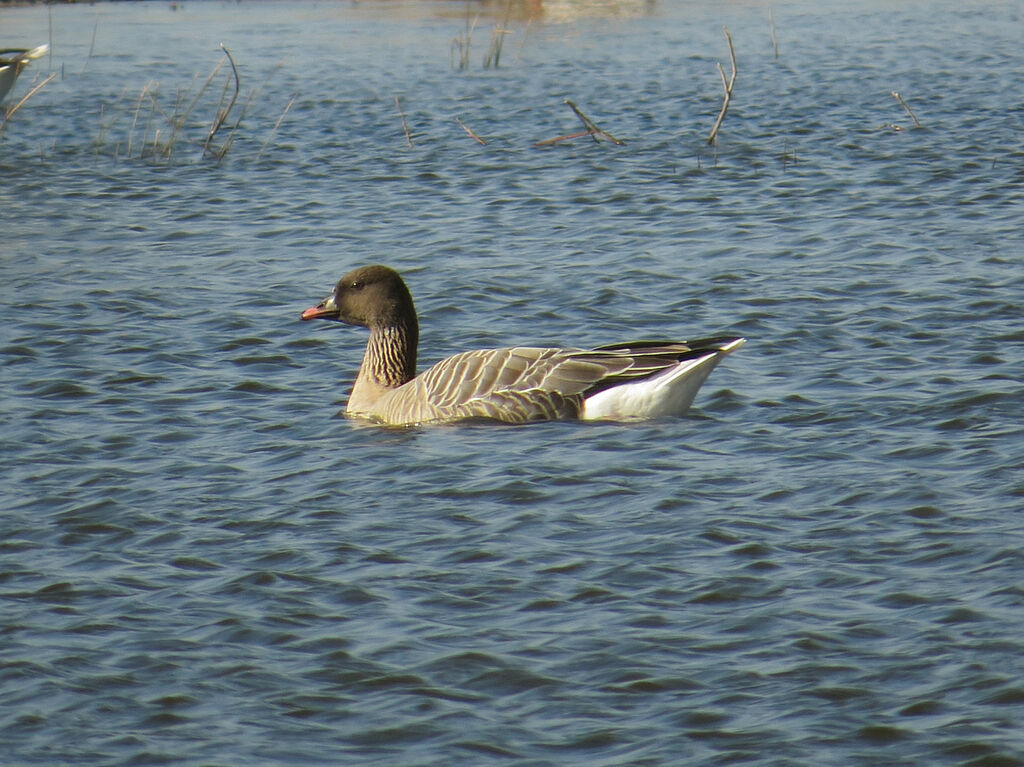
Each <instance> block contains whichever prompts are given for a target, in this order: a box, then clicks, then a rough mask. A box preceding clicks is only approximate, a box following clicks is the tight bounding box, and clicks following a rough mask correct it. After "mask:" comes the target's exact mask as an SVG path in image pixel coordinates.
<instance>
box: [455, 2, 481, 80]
mask: <svg viewBox="0 0 1024 767" xmlns="http://www.w3.org/2000/svg"><path fill="white" fill-rule="evenodd" d="M479 20H480V15H479V14H477V16H476V18H474V19H473V23H472V24H470V21H469V12H468V10H467V12H466V33H465V35H464V36H463V35H457V36H456V37H454V38H452V46H451V50H450V51H449V53H448V62H449V64H451V66H452V67H453V68H454V67H455V58H454V56H453V55H452V54H453V53H454V52H455V49H456V48H457V49H458V51H459V67H458V68H459V70H460V71H461V70H463V69H469V50H470V47H471V46H472V44H473V30H474V29H476V23H477V22H478V21H479Z"/></svg>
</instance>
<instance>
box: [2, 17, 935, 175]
mask: <svg viewBox="0 0 1024 767" xmlns="http://www.w3.org/2000/svg"><path fill="white" fill-rule="evenodd" d="M75 1H76V0H65V2H64V4H72V3H75ZM127 1H128V0H110V3H109V4H116V3H117V2H127ZM136 1H138V0H136ZM164 1H165V2H166V0H164ZM194 1H195V2H197V3H202V2H204V0H194ZM258 2H259V0H253V3H254V4H258ZM370 2H372V4H374V5H376V6H395V7H399V6H401V7H412V6H416V7H418V8H420V9H422V8H424V7H425V6H427V7H429V6H434V7H440V5H441V4H435V3H432V2H429V0H426V1H425V0H419V2H415V3H413V2H410V0H370ZM43 4H45V5H47V6H51V5H52V3H43V2H33V1H32V0H13V1H12V0H0V6H10V5H28V6H32V5H43ZM239 4H240V5H241V4H243V3H242V1H241V0H239ZM179 5H180V6H182V7H184V6H185V5H186V3H184V2H182V3H180V4H179V3H178V2H171V3H170V4H169V7H170V8H171V9H173V10H177V9H178V7H179ZM552 5H558V3H554V2H544V0H494V1H493V2H488V1H487V0H483V1H482V2H473V3H471V4H466V5H465V6H464V7H463V8H462V9H461V10H460V13H461V15H462V17H461V20H462V21H463V22H464V28H463V30H462V31H461V32H456V33H455V36H454V37H452V38H451V41H450V62H449V63H450V67H451V69H452V71H453V72H454V73H456V74H458V73H462V72H466V71H469V70H472V69H473V62H474V59H473V57H472V55H471V54H472V53H473V52H474V51H475V52H476V53H477V54H478V55H479V50H480V47H481V45H483V44H486V51H485V53H484V54H483V57H482V58H481V59H480V67H481V68H482V69H498V68H501V67H503V66H508V64H507V63H505V64H503V63H502V58H501V56H502V50H503V46H504V44H505V40H506V37H507V36H508V35H509V34H510V33H513V32H514V33H521V41H520V42H519V45H520V50H521V49H522V47H525V45H526V44H527V43H528V40H529V34H530V31H531V28H532V27H531V25H532V24H533V22H534V20H535V19H537V18H539V17H540V15H542V14H543V13H544V9H545V7H548V6H552ZM578 5H583V6H586V5H587V3H579V4H578ZM599 5H602V6H618V5H624V6H629V7H634V5H635V0H634V2H631V1H630V0H624V2H623V3H621V4H620V3H615V2H611V3H604V4H599ZM644 7H646V8H647V9H648V11H649V10H650V8H651V7H653V6H650V5H645V6H644ZM485 11H486V12H487V13H486V15H487V16H489V17H490V18H491V19H492V20H493V24H492V28H491V29H490V30H488V29H486V26H483V27H481V24H480V22H481V19H482V18H483V17H484V16H485ZM51 13H52V11H51ZM442 16H443V17H444V18H449V16H448V14H442ZM451 18H453V19H454V18H455V17H451ZM96 24H97V27H98V26H99V21H97V22H96ZM485 25H486V22H485ZM478 28H479V29H480V35H479V36H478V45H477V46H476V48H474V40H473V34H474V32H476V31H477V30H478ZM488 31H489V32H490V34H489V36H488V35H487V32H488ZM722 32H723V34H724V36H725V42H726V46H727V52H728V57H729V64H730V72H729V74H728V75H727V74H726V70H725V68H724V67H723V66H722V63H721V61H716V62H715V66H716V68H717V71H718V74H719V76H720V79H721V86H722V91H723V94H722V101H721V106H720V108H719V111H718V114H717V117H716V118H715V119H714V122H713V123H711V128H710V132H709V133H706V134H705V135H706V139H704V145H705V149H704V150H702V149H700V148H699V147H695V148H694V149H693V152H694V154H695V160H696V164H697V167H698V168H701V167H703V160H704V157H703V154H704V151H706V149H707V147H710V151H711V152H712V153H713V162H714V164H715V165H717V162H718V149H719V136H720V134H722V132H723V129H724V127H727V126H726V117H727V114H728V111H729V107H730V104H731V103H732V99H733V94H734V87H735V85H736V81H737V74H738V71H739V67H738V64H737V53H736V49H735V46H734V44H733V38H732V35H731V34H730V32H729V29H728V28H727V27H723V28H722ZM50 35H51V38H52V36H53V33H52V24H51V32H50ZM95 37H96V30H95V29H94V30H93V43H94V44H95ZM479 38H483V39H484V41H486V42H485V43H481V41H480V40H479ZM765 38H766V40H770V44H771V47H772V49H773V51H774V57H775V60H778V59H779V56H780V47H779V42H778V36H777V27H776V22H775V17H774V14H773V13H772V11H771V9H770V8H769V9H768V12H767V16H766V18H765ZM53 43H54V41H53V40H52V39H51V40H50V42H49V56H51V57H52V55H53ZM42 47H43V46H41V47H40V49H42ZM220 48H221V50H222V53H223V54H224V57H222V58H221V59H220V61H218V62H217V63H216V65H215V66H214V67H213V69H212V71H211V72H210V73H209V75H208V76H207V77H206V79H205V80H204V81H203V82H202V84H201V85H200V86H199V87H198V90H196V87H195V86H196V84H197V83H198V82H199V81H200V75H199V74H198V73H195V74H193V76H192V79H191V84H189V85H185V86H181V85H178V86H175V87H174V88H173V94H174V95H173V101H172V103H167V98H166V97H165V96H164V92H165V89H164V88H162V86H161V84H160V83H159V82H157V81H155V80H149V81H147V82H146V83H145V84H144V85H143V86H142V88H141V90H137V91H136V90H135V88H134V87H130V86H127V85H126V86H125V87H124V89H123V90H122V92H121V94H120V96H118V97H117V98H116V99H114V100H113V101H111V100H110V99H106V100H103V101H101V102H100V104H99V107H98V112H99V114H98V120H97V130H96V133H95V135H94V138H93V139H92V140H91V142H90V143H91V150H92V152H93V153H94V154H96V155H108V156H110V157H113V158H114V159H115V160H122V159H140V160H145V161H149V162H154V163H159V164H170V163H171V162H172V161H173V160H175V159H181V157H182V152H181V151H180V150H179V149H178V147H179V144H181V143H184V144H186V145H192V146H193V147H199V148H200V149H201V151H200V152H199V158H200V159H202V160H203V161H212V162H214V163H220V162H222V161H223V160H224V158H225V156H226V155H227V154H228V152H229V150H230V149H231V147H232V146H233V144H234V142H235V139H236V137H237V135H238V134H239V131H240V130H241V129H242V122H243V120H244V119H245V117H246V115H247V114H248V111H249V106H250V104H251V103H252V102H253V99H254V97H256V95H257V92H258V90H259V87H258V86H257V87H249V88H248V90H247V91H245V92H244V93H243V82H244V81H245V79H246V78H245V66H244V62H236V60H235V58H234V57H233V56H232V53H231V51H230V50H229V48H228V47H227V46H226V45H225V44H224V43H222V44H221V46H220ZM92 54H93V49H92V47H90V51H89V57H88V58H87V59H86V61H85V62H84V65H83V66H82V68H81V71H82V72H84V71H85V70H86V68H87V67H88V63H89V59H90V58H91V57H92ZM515 61H518V56H517V57H516V58H515ZM515 61H514V62H513V66H514V65H515ZM225 63H227V64H228V65H229V70H230V71H227V72H224V65H225ZM49 69H50V74H49V76H48V77H46V78H45V79H42V80H41V81H40V78H41V75H39V74H37V76H36V77H35V78H34V81H31V82H29V83H28V87H29V90H28V93H27V94H24V95H22V96H21V97H20V100H19V99H18V98H16V97H11V98H10V99H9V100H8V103H7V105H6V106H5V108H3V109H0V140H2V139H3V138H4V128H6V127H7V124H8V122H10V120H11V118H12V117H14V115H15V113H17V112H19V110H23V113H21V114H19V121H20V122H24V123H27V122H28V121H29V120H30V119H31V116H30V114H29V113H30V111H31V110H30V109H27V108H25V107H26V102H28V101H29V100H30V99H32V98H33V97H34V96H37V94H38V93H39V92H40V91H42V90H43V89H44V87H45V86H46V85H47V84H49V83H50V82H52V81H53V80H54V79H55V78H56V77H58V73H57V72H54V71H53V70H54V67H53V65H52V64H51V66H50V68H49ZM40 71H41V70H40ZM64 71H65V68H64V64H63V63H62V64H61V65H60V71H59V76H60V78H61V79H62V80H63V79H64V76H65V75H64ZM221 75H223V76H224V80H223V83H222V84H220V85H215V81H217V78H218V76H221ZM218 82H219V81H218ZM218 89H219V96H217V97H216V98H214V97H213V94H214V93H216V92H217V91H218ZM19 90H20V89H19ZM133 94H135V95H133ZM300 95H301V94H300V93H294V94H291V95H290V97H288V98H285V99H283V100H282V101H283V102H286V103H283V109H282V110H281V111H280V112H279V113H277V112H275V113H274V115H275V116H276V120H273V118H272V117H270V118H267V117H266V116H264V117H263V118H262V119H263V120H264V122H266V121H267V120H271V121H272V125H271V124H264V125H261V126H260V128H259V132H260V133H261V134H262V135H263V136H265V138H264V139H263V141H262V142H260V141H259V140H258V139H255V138H254V137H253V136H252V135H251V134H252V133H253V130H252V128H251V127H249V126H247V127H249V130H248V132H249V134H250V135H249V138H250V140H251V141H255V143H256V144H257V145H258V146H259V150H258V153H257V158H262V157H263V156H264V155H265V154H266V153H267V151H268V148H270V143H271V141H272V140H273V139H274V138H275V136H276V135H277V134H278V131H279V129H280V128H281V125H282V124H283V123H284V121H285V120H286V119H287V117H288V115H289V113H290V112H291V110H292V107H293V105H295V103H296V101H297V100H298V99H299V98H300ZM887 95H889V96H891V97H892V98H894V99H895V100H896V102H898V105H899V107H900V108H902V110H903V111H904V112H905V113H906V115H907V116H908V117H909V118H911V119H912V121H913V123H912V125H910V126H909V127H910V128H911V129H914V128H921V127H922V126H921V123H920V122H919V120H918V118H917V116H916V115H915V114H914V112H913V111H912V109H911V107H910V106H909V105H908V103H907V100H906V99H904V98H903V97H902V96H901V95H900V94H899V93H898V92H897V91H895V90H893V91H890V92H889V93H888V94H887ZM388 98H389V99H390V100H392V101H393V104H394V107H395V112H396V113H397V117H398V120H397V122H398V123H399V124H400V132H399V133H398V135H399V136H400V137H401V140H402V141H403V143H404V144H405V146H406V148H407V149H408V150H414V149H415V148H416V146H417V142H416V125H415V124H414V122H413V120H412V119H411V118H410V116H409V115H408V114H407V112H406V110H405V109H404V108H403V104H402V99H401V97H400V96H399V95H394V94H391V95H389V96H388ZM36 103H38V102H36ZM562 103H563V104H564V105H565V106H568V107H569V108H570V109H571V110H572V112H573V113H574V115H575V116H576V117H577V118H578V120H579V121H580V123H582V128H583V129H582V130H579V131H577V132H572V133H564V134H562V135H555V136H553V137H547V138H541V137H534V138H533V139H532V140H531V139H524V141H529V144H530V145H532V146H533V147H535V148H544V147H550V146H554V145H560V144H563V143H566V142H570V141H573V140H575V139H581V138H587V137H589V138H590V139H592V140H593V142H594V143H598V144H601V143H610V144H613V145H617V146H624V145H625V144H626V143H627V142H626V140H625V139H622V138H620V137H618V136H616V135H613V134H612V133H611V132H610V131H609V130H606V129H604V128H601V127H599V126H598V125H597V123H596V122H595V120H594V119H592V118H591V117H590V116H588V114H587V113H585V112H584V111H583V109H581V108H580V107H579V106H577V104H576V103H574V101H573V100H571V99H570V98H568V97H566V98H563V99H562ZM889 103H892V102H889ZM23 108H25V109H23ZM204 113H205V114H211V113H212V117H210V118H209V119H207V120H205V121H204V120H201V119H200V117H199V115H201V114H204ZM464 117H465V115H454V116H452V117H450V118H449V119H447V120H445V122H450V124H451V126H452V130H453V131H455V133H453V135H455V136H459V135H462V136H463V140H465V139H468V140H471V141H474V142H475V143H476V144H477V145H478V146H480V147H486V146H488V145H489V144H491V143H492V142H493V138H491V139H490V140H488V139H484V138H482V137H481V136H480V134H479V133H478V132H477V131H476V130H475V129H474V127H471V126H470V125H469V124H467V123H468V122H471V120H466V121H464V119H463V118H464ZM475 127H477V128H478V127H479V126H475ZM878 129H879V130H886V131H902V130H905V128H904V127H903V126H902V125H900V124H897V123H892V122H886V123H882V124H881V125H879V126H878ZM704 130H707V129H706V128H705V129H704ZM725 132H726V134H727V130H726V131H725ZM631 140H632V141H636V140H638V139H631ZM506 143H507V142H506ZM781 163H782V167H783V169H785V168H787V167H788V166H789V165H794V164H796V163H797V153H796V150H795V149H793V148H791V147H790V146H789V144H788V141H787V144H786V148H785V150H784V151H783V153H782V157H781Z"/></svg>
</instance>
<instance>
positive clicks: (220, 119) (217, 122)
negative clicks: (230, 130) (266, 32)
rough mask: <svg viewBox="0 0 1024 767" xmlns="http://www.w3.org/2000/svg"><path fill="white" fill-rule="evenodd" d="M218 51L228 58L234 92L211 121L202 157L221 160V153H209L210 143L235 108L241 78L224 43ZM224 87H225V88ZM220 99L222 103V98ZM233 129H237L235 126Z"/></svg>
mask: <svg viewBox="0 0 1024 767" xmlns="http://www.w3.org/2000/svg"><path fill="white" fill-rule="evenodd" d="M220 49H221V50H222V51H224V54H225V55H226V56H227V57H228V63H229V64H231V71H232V72H233V73H234V75H235V92H234V93H233V94H232V96H231V100H230V101H229V102H228V105H227V107H226V108H225V109H223V110H221V111H220V112H218V114H217V117H216V118H215V119H214V121H213V125H212V126H210V132H209V134H208V135H207V136H206V142H205V143H204V144H203V156H204V157H205V156H206V155H207V154H208V153H210V154H213V155H214V156H217V157H218V159H220V158H222V157H223V156H224V155H223V153H221V154H220V155H217V154H216V153H214V152H210V142H211V141H213V137H214V136H215V135H217V131H219V130H220V128H221V126H222V125H224V121H225V120H227V119H228V115H229V114H230V113H231V110H232V108H233V107H234V106H235V102H236V101H237V100H238V91H239V89H240V87H241V78H240V77H239V76H238V67H236V66H235V60H234V58H232V56H231V51H229V50H228V49H227V48H226V47H225V46H224V43H221V44H220ZM226 87H227V86H225V88H226ZM221 98H222V103H223V97H221ZM235 127H236V128H237V124H236V126H235ZM225 151H226V150H225Z"/></svg>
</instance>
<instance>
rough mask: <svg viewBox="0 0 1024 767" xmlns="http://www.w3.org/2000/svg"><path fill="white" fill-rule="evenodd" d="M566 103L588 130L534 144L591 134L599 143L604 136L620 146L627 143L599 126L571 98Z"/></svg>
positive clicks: (542, 144) (566, 139)
mask: <svg viewBox="0 0 1024 767" xmlns="http://www.w3.org/2000/svg"><path fill="white" fill-rule="evenodd" d="M565 104H566V105H567V106H568V107H569V108H570V109H571V110H572V111H573V113H575V115H576V116H577V117H578V118H579V120H580V122H581V123H583V127H584V128H586V130H585V131H580V132H579V133H570V134H568V135H566V136H556V137H555V138H549V139H545V140H544V141H538V142H537V143H536V144H534V146H547V145H548V144H555V143H558V142H559V141H568V140H570V139H574V138H580V137H581V136H590V137H591V138H592V139H594V141H596V142H597V143H601V139H602V138H605V139H607V140H608V141H611V142H612V143H613V144H619V145H620V146H621V145H623V144H625V143H626V142H625V141H623V140H622V139H620V138H616V137H615V136H613V135H612V134H611V133H609V132H608V131H606V130H604V129H603V128H599V127H598V126H597V123H595V122H594V121H593V120H591V119H590V118H589V117H587V116H586V115H585V114H583V111H582V110H581V109H580V108H579V107H578V106H576V105H575V104H574V103H572V102H571V101H569V99H565Z"/></svg>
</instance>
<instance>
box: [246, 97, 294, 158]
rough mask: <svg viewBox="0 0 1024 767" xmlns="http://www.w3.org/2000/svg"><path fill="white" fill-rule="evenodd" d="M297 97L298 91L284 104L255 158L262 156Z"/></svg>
mask: <svg viewBox="0 0 1024 767" xmlns="http://www.w3.org/2000/svg"><path fill="white" fill-rule="evenodd" d="M298 97H299V94H298V93H296V94H295V95H294V96H292V98H291V101H289V102H288V104H287V105H286V106H285V108H284V111H283V112H282V113H281V116H280V117H278V118H277V122H276V123H274V127H273V128H271V129H270V135H269V136H267V140H266V141H264V142H263V146H262V147H260V153H259V154H258V155H256V159H257V160H258V159H260V158H261V157H263V153H264V152H266V151H267V145H268V144H269V143H270V142H271V141H272V140H273V138H274V136H275V135H277V129H278V128H280V127H281V123H282V122H284V117H285V115H286V114H288V110H289V109H291V108H292V104H294V103H295V99H297V98H298Z"/></svg>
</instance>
